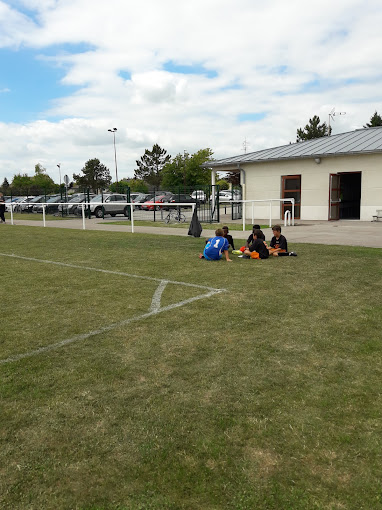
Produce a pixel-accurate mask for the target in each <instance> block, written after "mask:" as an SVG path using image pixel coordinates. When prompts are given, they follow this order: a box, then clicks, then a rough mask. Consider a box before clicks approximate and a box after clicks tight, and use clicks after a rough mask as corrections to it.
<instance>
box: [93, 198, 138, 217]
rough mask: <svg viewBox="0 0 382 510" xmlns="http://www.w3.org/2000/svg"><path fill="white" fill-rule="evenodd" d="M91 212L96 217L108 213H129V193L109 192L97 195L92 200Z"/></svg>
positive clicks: (112, 214)
mask: <svg viewBox="0 0 382 510" xmlns="http://www.w3.org/2000/svg"><path fill="white" fill-rule="evenodd" d="M89 208H90V213H91V214H94V216H95V217H96V218H102V217H103V216H104V215H106V214H110V216H116V215H117V214H124V215H125V216H128V215H129V210H130V206H129V205H127V195H121V194H119V193H109V194H106V193H105V194H104V195H97V196H96V197H94V198H93V200H90V205H89Z"/></svg>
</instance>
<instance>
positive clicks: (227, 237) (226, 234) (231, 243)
mask: <svg viewBox="0 0 382 510" xmlns="http://www.w3.org/2000/svg"><path fill="white" fill-rule="evenodd" d="M222 230H223V237H225V238H226V239H227V241H228V244H229V246H231V248H232V249H233V250H234V249H235V245H234V243H233V237H232V236H231V235H230V234H229V233H228V232H229V229H228V227H222Z"/></svg>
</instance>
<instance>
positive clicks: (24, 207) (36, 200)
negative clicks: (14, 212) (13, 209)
mask: <svg viewBox="0 0 382 510" xmlns="http://www.w3.org/2000/svg"><path fill="white" fill-rule="evenodd" d="M49 198H50V197H45V195H39V196H37V197H34V198H32V200H31V201H30V202H27V203H24V204H21V212H27V213H31V212H33V207H34V206H35V205H36V204H39V203H40V202H46V199H49Z"/></svg>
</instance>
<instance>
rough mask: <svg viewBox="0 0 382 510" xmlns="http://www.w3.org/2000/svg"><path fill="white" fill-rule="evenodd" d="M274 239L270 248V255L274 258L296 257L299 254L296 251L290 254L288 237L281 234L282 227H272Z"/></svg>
mask: <svg viewBox="0 0 382 510" xmlns="http://www.w3.org/2000/svg"><path fill="white" fill-rule="evenodd" d="M272 232H273V237H272V240H271V244H270V247H269V248H268V250H269V254H270V255H273V256H274V257H285V256H289V255H290V256H292V257H296V256H297V253H295V252H294V251H291V252H288V242H287V240H286V237H285V236H283V235H282V234H281V227H280V225H274V226H273V227H272Z"/></svg>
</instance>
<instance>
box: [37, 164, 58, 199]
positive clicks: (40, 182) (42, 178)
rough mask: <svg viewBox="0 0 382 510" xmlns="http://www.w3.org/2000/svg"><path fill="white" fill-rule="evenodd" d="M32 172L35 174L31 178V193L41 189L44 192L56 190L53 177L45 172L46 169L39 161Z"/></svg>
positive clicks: (38, 191)
mask: <svg viewBox="0 0 382 510" xmlns="http://www.w3.org/2000/svg"><path fill="white" fill-rule="evenodd" d="M34 172H35V174H34V176H33V177H32V179H31V181H32V182H31V191H32V193H40V192H41V191H42V190H44V192H45V193H49V192H50V191H53V190H56V188H57V185H56V184H55V183H54V181H53V179H52V178H51V177H49V175H47V174H46V173H45V172H46V169H45V168H44V167H43V166H42V165H41V164H40V163H37V165H35V167H34Z"/></svg>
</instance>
